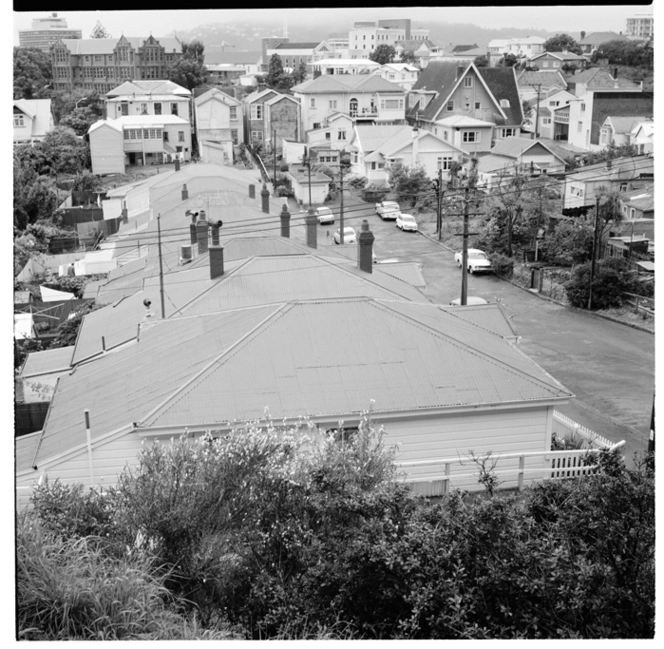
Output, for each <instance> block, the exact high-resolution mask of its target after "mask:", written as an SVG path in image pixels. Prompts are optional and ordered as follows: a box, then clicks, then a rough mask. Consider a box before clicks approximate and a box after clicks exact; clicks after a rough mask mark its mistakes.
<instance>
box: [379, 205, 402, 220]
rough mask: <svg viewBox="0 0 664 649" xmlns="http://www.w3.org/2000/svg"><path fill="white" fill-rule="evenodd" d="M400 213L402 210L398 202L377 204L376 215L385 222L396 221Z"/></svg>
mask: <svg viewBox="0 0 664 649" xmlns="http://www.w3.org/2000/svg"><path fill="white" fill-rule="evenodd" d="M400 212H401V208H400V207H399V203H397V202H396V201H383V202H382V203H376V214H378V216H380V218H381V219H383V221H394V220H395V219H396V218H397V216H398V215H399V213H400Z"/></svg>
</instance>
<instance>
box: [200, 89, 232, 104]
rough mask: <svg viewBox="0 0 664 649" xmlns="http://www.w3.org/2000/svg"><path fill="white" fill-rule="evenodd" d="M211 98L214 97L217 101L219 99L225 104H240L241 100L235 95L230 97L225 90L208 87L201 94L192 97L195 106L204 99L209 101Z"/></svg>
mask: <svg viewBox="0 0 664 649" xmlns="http://www.w3.org/2000/svg"><path fill="white" fill-rule="evenodd" d="M211 99H216V100H218V101H221V102H222V103H224V104H226V105H227V106H241V105H242V102H241V101H240V100H239V99H236V98H235V97H231V96H230V95H228V94H226V93H225V92H222V91H221V90H219V88H210V89H209V90H207V91H206V92H204V93H203V94H202V95H199V96H198V97H196V98H195V99H194V103H195V104H196V106H202V105H203V104H204V103H205V102H206V101H210V100H211Z"/></svg>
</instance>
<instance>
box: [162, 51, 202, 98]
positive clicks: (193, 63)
mask: <svg viewBox="0 0 664 649" xmlns="http://www.w3.org/2000/svg"><path fill="white" fill-rule="evenodd" d="M204 61H205V47H204V46H203V43H201V42H200V41H198V40H193V41H191V43H182V58H181V59H179V60H177V61H176V62H175V63H172V64H171V65H170V66H169V67H168V68H167V70H166V78H167V79H169V80H170V81H172V82H173V83H177V84H178V85H179V86H182V87H183V88H187V89H188V90H193V89H194V88H196V87H198V86H202V85H203V84H205V83H206V81H207V77H208V74H207V68H206V67H205V65H204V64H203V62H204Z"/></svg>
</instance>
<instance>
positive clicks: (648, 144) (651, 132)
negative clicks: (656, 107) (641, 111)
mask: <svg viewBox="0 0 664 649" xmlns="http://www.w3.org/2000/svg"><path fill="white" fill-rule="evenodd" d="M654 137H655V123H654V122H653V120H652V118H650V119H647V120H644V121H643V122H639V123H638V124H636V125H635V126H634V128H633V129H632V132H631V133H630V135H629V143H630V144H631V145H632V146H635V147H636V151H637V153H639V154H643V153H652V152H653V147H654Z"/></svg>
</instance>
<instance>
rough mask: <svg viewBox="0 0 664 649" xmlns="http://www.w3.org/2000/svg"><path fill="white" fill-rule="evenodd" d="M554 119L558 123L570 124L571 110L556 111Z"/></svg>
mask: <svg viewBox="0 0 664 649" xmlns="http://www.w3.org/2000/svg"><path fill="white" fill-rule="evenodd" d="M553 121H554V122H555V123H556V124H569V110H559V111H556V112H555V113H554V117H553Z"/></svg>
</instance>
